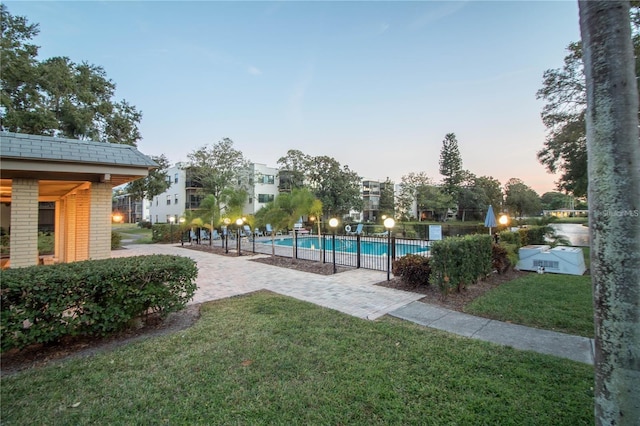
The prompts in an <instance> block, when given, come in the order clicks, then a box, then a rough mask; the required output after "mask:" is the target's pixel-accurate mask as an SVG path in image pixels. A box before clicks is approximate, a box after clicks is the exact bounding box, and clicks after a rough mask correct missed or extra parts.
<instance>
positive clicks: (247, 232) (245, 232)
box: [241, 225, 253, 238]
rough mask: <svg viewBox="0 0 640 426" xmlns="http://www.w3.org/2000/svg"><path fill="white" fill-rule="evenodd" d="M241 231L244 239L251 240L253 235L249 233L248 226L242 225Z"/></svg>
mask: <svg viewBox="0 0 640 426" xmlns="http://www.w3.org/2000/svg"><path fill="white" fill-rule="evenodd" d="M242 229H243V231H241V232H242V233H241V236H242V237H246V238H251V237H252V236H253V233H252V232H251V227H250V226H249V225H244V226H243V227H242Z"/></svg>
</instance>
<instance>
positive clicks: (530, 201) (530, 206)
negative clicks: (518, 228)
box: [504, 178, 542, 217]
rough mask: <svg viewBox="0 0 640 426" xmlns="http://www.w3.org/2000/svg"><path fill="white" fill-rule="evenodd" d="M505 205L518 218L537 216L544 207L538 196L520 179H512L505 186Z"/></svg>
mask: <svg viewBox="0 0 640 426" xmlns="http://www.w3.org/2000/svg"><path fill="white" fill-rule="evenodd" d="M504 192H505V200H504V202H505V205H506V206H507V208H508V209H509V211H511V212H513V213H515V215H516V216H517V217H523V216H524V215H531V214H534V215H537V214H538V213H539V212H540V210H541V207H542V205H541V204H540V197H539V196H538V194H537V193H536V192H535V191H534V190H533V189H531V188H530V187H528V186H527V185H525V183H524V182H522V181H521V180H520V179H517V178H512V179H509V181H508V182H507V183H506V184H505V191H504Z"/></svg>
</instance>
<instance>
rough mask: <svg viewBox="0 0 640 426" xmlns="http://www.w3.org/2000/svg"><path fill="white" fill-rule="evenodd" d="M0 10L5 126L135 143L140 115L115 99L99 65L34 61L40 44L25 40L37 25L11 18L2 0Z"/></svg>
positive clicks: (56, 59) (0, 72)
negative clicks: (0, 17) (0, 19)
mask: <svg viewBox="0 0 640 426" xmlns="http://www.w3.org/2000/svg"><path fill="white" fill-rule="evenodd" d="M0 12H1V14H2V24H1V25H2V38H1V40H2V41H1V47H2V57H1V59H2V60H1V61H0V67H1V68H0V81H1V83H2V85H1V86H2V89H1V95H0V98H1V109H0V118H1V119H2V129H3V130H9V131H12V132H22V133H29V134H39V135H49V136H63V137H68V138H74V139H92V140H94V141H100V142H112V143H121V144H127V145H133V146H135V145H136V144H137V142H138V141H139V140H140V139H141V135H140V132H139V130H138V124H139V123H140V121H141V119H142V113H141V112H139V111H138V110H136V108H135V107H134V106H132V105H130V104H129V103H128V102H126V101H124V100H123V101H114V100H113V97H114V94H115V89H116V85H115V83H113V81H111V80H109V79H108V78H107V76H106V72H105V71H104V69H103V68H102V67H100V66H96V65H91V64H89V63H86V62H82V63H79V64H77V63H74V62H73V61H71V60H70V59H69V58H67V57H54V58H49V59H45V60H43V61H42V62H38V61H37V59H36V57H37V54H38V47H37V46H35V45H34V44H31V43H29V42H30V40H31V39H32V38H33V37H35V36H36V35H37V34H38V33H39V29H38V25H37V24H29V23H28V21H27V19H26V18H24V17H14V16H12V15H11V14H10V13H9V11H8V10H7V8H6V6H5V5H4V4H3V5H0Z"/></svg>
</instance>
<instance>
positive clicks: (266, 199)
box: [258, 194, 274, 203]
mask: <svg viewBox="0 0 640 426" xmlns="http://www.w3.org/2000/svg"><path fill="white" fill-rule="evenodd" d="M273 199H274V195H273V194H258V202H259V203H270V202H271V201H273Z"/></svg>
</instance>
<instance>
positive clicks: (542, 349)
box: [389, 301, 594, 365]
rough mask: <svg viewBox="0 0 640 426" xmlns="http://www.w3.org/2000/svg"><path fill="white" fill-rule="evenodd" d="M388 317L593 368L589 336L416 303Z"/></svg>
mask: <svg viewBox="0 0 640 426" xmlns="http://www.w3.org/2000/svg"><path fill="white" fill-rule="evenodd" d="M389 315H391V316H394V317H396V318H401V319H404V320H407V321H411V322H415V323H417V324H420V325H424V326H425V327H430V328H435V329H438V330H443V331H447V332H449V333H454V334H458V335H460V336H465V337H470V338H472V339H478V340H484V341H487V342H492V343H497V344H499V345H505V346H511V347H513V348H515V349H521V350H525V351H535V352H539V353H543V354H547V355H555V356H558V357H561V358H568V359H571V360H573V361H578V362H583V363H586V364H592V365H593V350H594V347H593V339H589V338H587V337H581V336H572V335H570V334H563V333H557V332H555V331H548V330H542V329H538V328H531V327H525V326H522V325H517V324H509V323H506V322H501V321H495V320H491V319H487V318H480V317H475V316H473V315H468V314H465V313H462V312H457V311H451V310H449V309H443V308H441V307H439V306H434V305H429V304H426V303H421V302H417V301H416V302H411V303H409V304H407V305H405V306H403V307H401V308H399V309H396V310H395V311H393V312H389Z"/></svg>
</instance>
